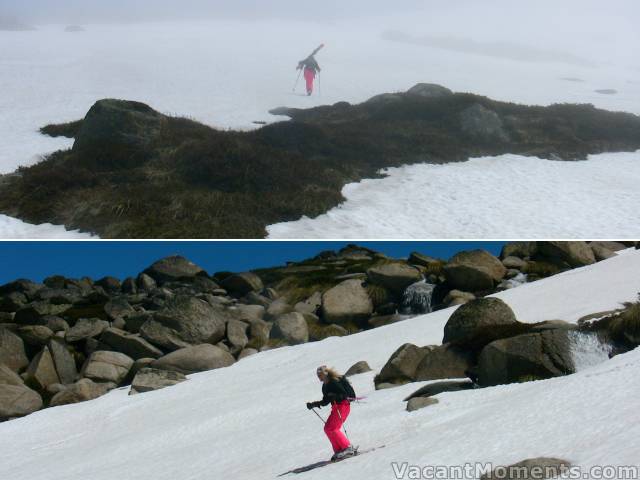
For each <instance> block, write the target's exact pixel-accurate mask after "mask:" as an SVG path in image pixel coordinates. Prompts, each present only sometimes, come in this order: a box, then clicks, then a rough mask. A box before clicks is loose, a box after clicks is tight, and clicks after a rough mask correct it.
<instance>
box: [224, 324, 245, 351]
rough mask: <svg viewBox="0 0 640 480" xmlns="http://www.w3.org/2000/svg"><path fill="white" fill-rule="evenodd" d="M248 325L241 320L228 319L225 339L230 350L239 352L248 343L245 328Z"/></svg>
mask: <svg viewBox="0 0 640 480" xmlns="http://www.w3.org/2000/svg"><path fill="white" fill-rule="evenodd" d="M248 327H249V325H248V324H247V323H245V322H243V321H241V320H235V319H232V320H229V321H228V322H227V335H226V336H227V340H228V342H229V344H230V345H231V347H232V350H233V351H235V352H236V353H237V352H240V351H241V350H242V349H243V348H244V347H245V346H246V345H247V343H249V338H248V337H247V328H248Z"/></svg>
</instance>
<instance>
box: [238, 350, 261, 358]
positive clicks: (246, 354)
mask: <svg viewBox="0 0 640 480" xmlns="http://www.w3.org/2000/svg"><path fill="white" fill-rule="evenodd" d="M256 353H258V350H256V349H255V348H244V349H243V350H242V351H241V352H240V354H239V355H238V361H240V360H242V359H243V358H246V357H250V356H251V355H255V354H256Z"/></svg>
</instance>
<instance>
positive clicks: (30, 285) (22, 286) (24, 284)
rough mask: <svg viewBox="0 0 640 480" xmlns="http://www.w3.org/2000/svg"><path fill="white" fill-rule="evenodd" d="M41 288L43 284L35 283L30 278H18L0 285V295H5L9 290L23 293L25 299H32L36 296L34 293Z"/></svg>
mask: <svg viewBox="0 0 640 480" xmlns="http://www.w3.org/2000/svg"><path fill="white" fill-rule="evenodd" d="M42 288H44V285H43V284H41V283H35V282H32V281H31V280H25V279H24V278H20V279H18V280H14V281H13V282H9V283H6V284H4V285H2V286H0V296H2V295H6V294H8V293H11V292H20V293H24V294H25V295H26V297H27V299H29V300H33V299H34V298H35V296H36V293H37V292H38V291H39V290H40V289H42Z"/></svg>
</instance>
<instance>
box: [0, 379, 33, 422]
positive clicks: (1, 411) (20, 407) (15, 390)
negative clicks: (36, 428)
mask: <svg viewBox="0 0 640 480" xmlns="http://www.w3.org/2000/svg"><path fill="white" fill-rule="evenodd" d="M41 408H42V397H40V395H39V394H38V392H35V391H33V390H31V389H30V388H28V387H26V386H25V385H8V384H0V422H2V421H5V420H9V419H11V418H16V417H22V416H24V415H29V414H30V413H33V412H35V411H37V410H40V409H41Z"/></svg>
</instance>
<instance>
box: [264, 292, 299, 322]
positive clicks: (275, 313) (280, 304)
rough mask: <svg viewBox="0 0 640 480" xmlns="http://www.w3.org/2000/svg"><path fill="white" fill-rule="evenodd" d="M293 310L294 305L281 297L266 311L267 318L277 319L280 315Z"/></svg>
mask: <svg viewBox="0 0 640 480" xmlns="http://www.w3.org/2000/svg"><path fill="white" fill-rule="evenodd" d="M291 312H293V307H292V306H291V305H289V304H288V303H287V302H286V301H285V300H284V299H282V298H279V299H278V300H274V301H273V302H272V303H271V305H269V306H268V307H267V309H266V311H265V314H264V317H265V320H268V321H269V322H273V321H275V320H276V319H277V318H278V317H279V316H280V315H284V314H285V313H291Z"/></svg>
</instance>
